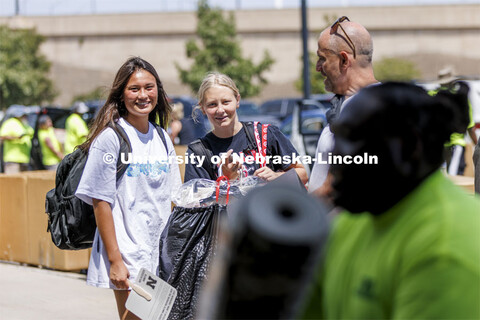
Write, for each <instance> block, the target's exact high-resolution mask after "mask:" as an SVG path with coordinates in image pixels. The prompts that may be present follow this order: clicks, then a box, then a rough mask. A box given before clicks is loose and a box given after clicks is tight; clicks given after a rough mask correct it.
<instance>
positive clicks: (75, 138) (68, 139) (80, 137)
mask: <svg viewBox="0 0 480 320" xmlns="http://www.w3.org/2000/svg"><path fill="white" fill-rule="evenodd" d="M87 135H88V127H87V124H86V123H85V121H84V120H83V119H82V117H81V116H80V115H79V114H77V113H74V114H72V115H70V116H69V117H68V118H67V121H66V122H65V146H64V149H65V154H69V153H72V152H73V150H74V149H75V147H76V146H78V145H81V144H82V143H84V142H85V140H86V137H87Z"/></svg>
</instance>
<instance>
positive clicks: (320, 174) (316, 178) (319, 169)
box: [308, 100, 349, 192]
mask: <svg viewBox="0 0 480 320" xmlns="http://www.w3.org/2000/svg"><path fill="white" fill-rule="evenodd" d="M348 101H349V100H344V101H343V103H342V104H341V106H340V112H342V111H343V109H344V108H345V106H346V105H347V103H348ZM334 138H335V137H334V135H333V133H332V131H330V125H327V126H326V127H325V128H324V129H323V130H322V133H321V134H320V138H319V139H318V144H317V150H316V151H315V158H316V159H317V161H316V162H315V164H314V165H313V168H312V173H311V174H310V179H309V180H308V192H313V191H315V190H316V189H318V188H320V187H321V186H322V185H323V183H324V182H325V179H327V175H328V170H329V169H330V164H328V161H327V159H328V153H329V152H332V151H333V147H334V142H335V141H334ZM320 155H321V156H322V157H321V158H320ZM320 160H322V161H320Z"/></svg>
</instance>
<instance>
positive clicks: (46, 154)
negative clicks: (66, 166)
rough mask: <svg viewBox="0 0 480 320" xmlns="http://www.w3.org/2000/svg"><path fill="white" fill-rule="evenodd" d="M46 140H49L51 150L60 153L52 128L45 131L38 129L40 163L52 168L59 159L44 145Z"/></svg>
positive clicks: (58, 143)
mask: <svg viewBox="0 0 480 320" xmlns="http://www.w3.org/2000/svg"><path fill="white" fill-rule="evenodd" d="M47 138H49V139H50V142H51V143H52V145H53V148H54V149H55V150H56V151H57V152H60V151H61V148H60V142H59V141H58V139H57V137H56V136H55V131H54V130H53V128H52V127H50V128H47V129H40V130H38V141H39V142H40V147H41V149H42V163H43V164H44V165H45V166H52V165H55V164H57V163H59V162H60V159H59V158H58V157H57V155H56V154H55V153H54V152H53V151H52V150H50V148H49V147H48V146H47V144H46V142H45V141H46V140H47Z"/></svg>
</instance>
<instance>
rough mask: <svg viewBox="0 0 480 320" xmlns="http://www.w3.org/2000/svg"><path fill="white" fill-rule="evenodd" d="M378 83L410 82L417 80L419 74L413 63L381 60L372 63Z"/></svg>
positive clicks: (395, 59)
mask: <svg viewBox="0 0 480 320" xmlns="http://www.w3.org/2000/svg"><path fill="white" fill-rule="evenodd" d="M373 66H374V67H373V70H374V72H375V78H377V80H378V81H381V82H385V81H411V80H414V79H418V78H419V77H420V76H421V72H420V71H419V70H418V69H417V67H416V66H415V64H414V63H413V62H410V61H408V60H405V59H400V58H383V59H381V60H379V61H378V62H374V63H373Z"/></svg>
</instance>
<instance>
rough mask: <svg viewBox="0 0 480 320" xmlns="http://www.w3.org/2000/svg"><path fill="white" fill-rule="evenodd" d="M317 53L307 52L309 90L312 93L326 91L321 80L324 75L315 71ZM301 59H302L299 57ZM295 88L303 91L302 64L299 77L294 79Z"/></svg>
mask: <svg viewBox="0 0 480 320" xmlns="http://www.w3.org/2000/svg"><path fill="white" fill-rule="evenodd" d="M317 59H318V57H317V54H316V53H312V52H310V53H309V60H310V65H309V68H310V91H311V93H312V94H318V93H326V92H327V91H326V90H325V84H324V83H323V81H324V80H325V77H324V76H323V75H322V74H321V73H320V72H318V71H317ZM301 60H302V61H303V59H301ZM295 89H297V90H298V91H300V92H303V66H302V68H301V70H300V78H299V79H298V80H297V81H295Z"/></svg>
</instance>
